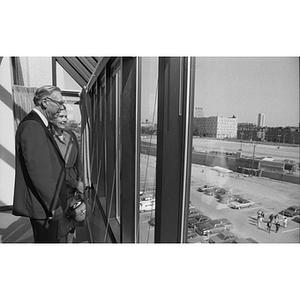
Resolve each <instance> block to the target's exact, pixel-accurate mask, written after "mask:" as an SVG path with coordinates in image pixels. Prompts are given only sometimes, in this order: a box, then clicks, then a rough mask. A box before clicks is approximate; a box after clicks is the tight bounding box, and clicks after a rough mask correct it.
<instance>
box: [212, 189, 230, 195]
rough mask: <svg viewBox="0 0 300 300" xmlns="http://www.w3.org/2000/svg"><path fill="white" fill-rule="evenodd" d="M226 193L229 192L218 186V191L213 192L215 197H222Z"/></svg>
mask: <svg viewBox="0 0 300 300" xmlns="http://www.w3.org/2000/svg"><path fill="white" fill-rule="evenodd" d="M228 194H229V192H228V191H227V190H226V189H224V188H220V189H219V190H218V191H216V192H215V194H214V196H215V197H217V196H220V197H222V196H225V195H228Z"/></svg>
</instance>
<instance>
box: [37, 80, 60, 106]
mask: <svg viewBox="0 0 300 300" xmlns="http://www.w3.org/2000/svg"><path fill="white" fill-rule="evenodd" d="M54 92H59V93H61V89H60V88H59V87H57V86H53V85H44V86H41V87H40V88H38V89H37V90H36V91H35V94H34V98H33V102H34V104H35V105H36V106H39V105H40V104H41V100H42V99H43V98H45V97H50V96H51V95H52V94H53V93H54Z"/></svg>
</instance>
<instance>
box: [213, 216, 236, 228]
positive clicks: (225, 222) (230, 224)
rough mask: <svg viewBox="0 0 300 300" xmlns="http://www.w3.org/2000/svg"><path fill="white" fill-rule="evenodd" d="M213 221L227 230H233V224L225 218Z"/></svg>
mask: <svg viewBox="0 0 300 300" xmlns="http://www.w3.org/2000/svg"><path fill="white" fill-rule="evenodd" d="M215 221H218V222H220V223H222V224H224V225H225V227H226V228H227V229H233V224H232V223H231V222H230V221H229V220H228V219H227V218H221V219H217V220H215Z"/></svg>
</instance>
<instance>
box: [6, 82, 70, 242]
mask: <svg viewBox="0 0 300 300" xmlns="http://www.w3.org/2000/svg"><path fill="white" fill-rule="evenodd" d="M33 102H34V105H35V107H34V108H33V110H32V111H31V112H30V113H29V114H27V116H25V118H24V119H23V120H22V121H21V122H20V124H19V126H18V128H17V132H16V143H15V145H16V146H15V147H16V148H15V153H16V154H15V157H16V161H15V163H16V164H15V170H16V172H15V187H14V199H13V211H12V213H13V215H16V216H23V217H28V218H29V219H30V223H31V226H32V230H33V237H34V242H35V243H55V242H58V236H57V230H58V220H59V219H60V218H61V216H62V212H63V210H62V206H63V204H64V202H65V201H66V200H67V190H66V184H65V169H64V159H63V157H62V155H61V153H60V151H59V149H58V147H57V145H56V143H55V141H54V139H53V137H52V135H51V132H50V131H49V129H48V125H49V121H50V120H52V119H53V118H54V116H55V114H56V113H57V112H58V111H59V109H60V108H61V106H62V105H63V104H64V100H63V97H62V94H61V90H60V89H59V88H58V87H55V86H50V85H47V86H42V87H40V88H38V89H37V90H36V92H35V95H34V99H33Z"/></svg>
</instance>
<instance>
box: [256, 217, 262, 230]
mask: <svg viewBox="0 0 300 300" xmlns="http://www.w3.org/2000/svg"><path fill="white" fill-rule="evenodd" d="M260 220H261V217H260V216H258V217H257V228H260Z"/></svg>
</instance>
